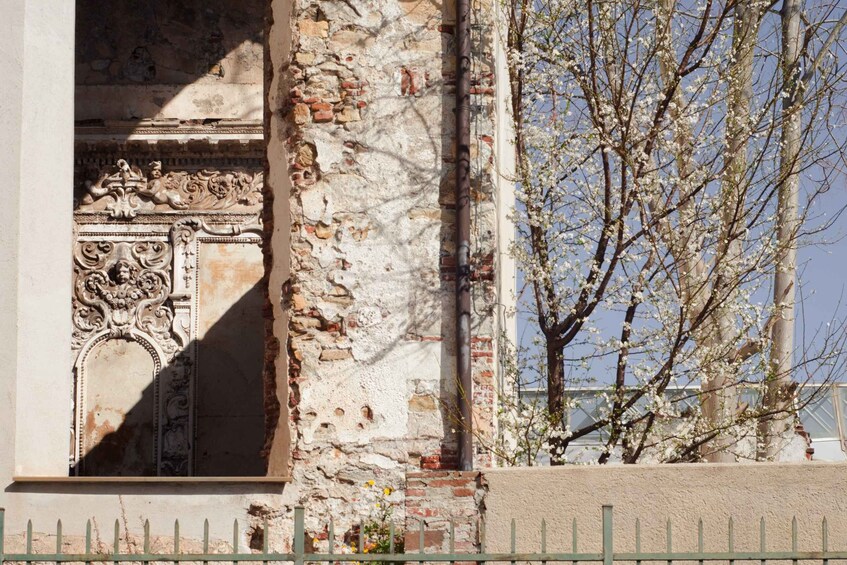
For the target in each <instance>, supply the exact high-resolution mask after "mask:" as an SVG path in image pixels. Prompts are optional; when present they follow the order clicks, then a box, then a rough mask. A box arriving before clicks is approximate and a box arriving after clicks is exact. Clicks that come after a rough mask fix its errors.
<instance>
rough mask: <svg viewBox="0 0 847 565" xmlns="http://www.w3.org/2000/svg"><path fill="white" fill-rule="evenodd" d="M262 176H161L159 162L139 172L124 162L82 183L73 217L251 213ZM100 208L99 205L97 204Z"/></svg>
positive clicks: (259, 195) (210, 173)
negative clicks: (178, 212) (102, 212)
mask: <svg viewBox="0 0 847 565" xmlns="http://www.w3.org/2000/svg"><path fill="white" fill-rule="evenodd" d="M263 180H264V179H263V173H262V172H261V171H255V172H247V171H239V170H226V171H218V170H212V169H203V170H200V171H193V172H190V171H173V172H167V173H166V172H164V171H163V170H162V162H161V161H153V162H151V163H150V164H149V165H148V166H147V170H146V172H145V171H142V170H141V169H140V168H139V167H136V166H131V165H130V164H129V162H128V161H127V160H126V159H118V161H117V164H116V166H115V167H108V168H107V169H106V170H103V171H100V173H99V175H98V176H97V178H96V180H92V179H88V180H86V181H84V183H83V184H84V188H85V194H84V195H83V197H82V199H81V200H80V201H79V202H78V203H77V205H76V208H77V210H79V211H98V210H106V211H108V212H109V213H110V215H111V217H112V218H115V219H119V220H131V219H133V218H135V217H136V216H137V215H138V213H139V212H142V211H146V212H151V211H155V210H223V209H230V208H245V209H253V208H256V207H257V206H259V205H260V204H261V202H262V185H263ZM102 202H105V205H104V204H103V203H102Z"/></svg>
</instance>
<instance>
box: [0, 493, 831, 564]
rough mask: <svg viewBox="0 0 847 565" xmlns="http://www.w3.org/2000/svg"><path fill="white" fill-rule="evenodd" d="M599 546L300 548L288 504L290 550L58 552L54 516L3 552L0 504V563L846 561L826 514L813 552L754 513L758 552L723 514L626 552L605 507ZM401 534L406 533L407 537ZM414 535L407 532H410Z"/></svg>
mask: <svg viewBox="0 0 847 565" xmlns="http://www.w3.org/2000/svg"><path fill="white" fill-rule="evenodd" d="M602 517H603V520H602V528H603V531H602V550H601V551H600V552H598V553H585V552H579V551H577V536H576V520H574V527H573V538H572V548H571V552H569V553H555V552H548V551H547V527H546V523H545V521H543V520H542V522H541V530H540V547H539V551H538V552H529V553H527V552H517V551H516V550H515V548H516V529H515V521H514V520H512V527H511V544H510V545H511V551H509V552H506V553H502V552H501V553H490V552H487V551H486V547H485V533H484V528H482V529H481V531H480V538H481V539H480V551H479V552H477V553H456V552H455V549H454V547H455V534H454V527H453V524H452V523H451V524H450V526H449V531H448V544H449V551H448V552H447V553H438V552H433V553H428V552H426V551H425V550H420V551H418V552H414V553H395V552H394V544H393V541H392V543H391V547H390V551H389V553H388V554H374V553H340V552H336V546H335V543H334V540H335V535H334V528H333V524H332V522H330V524H329V527H328V534H329V535H328V540H329V542H328V543H329V547H328V553H307V552H306V548H305V539H306V538H305V526H304V509H303V508H302V507H297V508H295V510H294V544H293V545H294V547H293V551H292V552H291V553H277V552H273V551H270V550H269V548H268V540H269V537H270V536H269V534H270V530H269V526H268V524H267V522H265V524H264V526H263V527H264V530H263V539H264V542H263V544H264V547H263V548H262V551H260V552H243V551H240V549H239V533H240V532H239V528H238V522H237V521H235V522H234V524H233V537H232V548H233V550H232V552H228V553H218V552H210V551H209V521H208V520H206V521H205V524H204V529H203V541H202V543H203V551H202V552H201V553H196V552H193V553H185V552H182V551H180V533H179V521H176V522H174V532H173V550H172V551H171V552H168V553H164V552H151V550H150V524H149V522H145V524H144V537H143V548H142V551H141V552H140V553H123V552H121V551H120V536H121V530H120V525H119V523H118V522H117V521H115V537H114V542H113V546H112V552H105V553H104V552H100V553H94V552H92V551H91V522H90V521H89V522H88V523H87V525H86V533H85V552H84V553H79V554H73V553H64V552H63V551H62V523H61V521H59V522H58V523H57V525H56V551H55V553H35V552H33V550H32V542H33V535H32V522H31V521H30V522H29V523H28V524H27V531H26V551H25V552H24V553H4V549H3V547H4V543H3V542H4V519H5V512H4V510H3V509H2V508H0V565H2V564H3V563H26V564H27V565H30V564H31V563H34V562H40V563H43V562H54V563H71V562H73V563H105V562H112V563H116V564H117V563H121V562H128V563H134V562H142V563H148V562H168V561H170V562H172V563H179V562H189V561H190V562H204V563H208V562H219V561H228V562H232V563H239V562H256V563H258V562H262V563H265V564H268V563H271V562H273V563H277V562H291V563H293V564H294V565H303V564H304V563H306V562H310V563H311V562H326V563H335V562H339V563H350V562H380V563H401V562H419V563H423V562H436V563H445V562H449V563H454V562H466V563H467V562H471V563H473V562H476V563H486V562H510V563H512V564H513V565H514V564H515V563H516V562H518V561H523V562H525V561H532V562H540V563H542V564H543V563H546V562H571V563H572V564H574V565H576V563H582V562H594V563H603V565H614V563H615V562H622V561H626V562H632V563H635V565H641V564H642V563H643V562H650V561H662V562H665V563H667V564H668V565H672V563H673V562H674V561H687V562H698V563H699V564H700V565H703V564H704V563H705V562H706V561H723V562H728V563H729V565H733V563H734V562H736V561H759V562H760V563H761V565H766V564H767V562H769V561H784V562H787V561H791V562H793V565H797V564H798V562H799V561H810V560H812V561H821V562H822V565H828V562H829V561H830V560H836V559H839V560H844V559H847V551H832V550H830V549H829V546H828V538H829V534H828V530H827V523H826V519H824V520H823V521H822V523H821V539H820V550H817V551H800V550H798V535H797V520H796V519H794V520H793V521H792V524H791V540H790V541H791V548H792V549H791V550H790V551H769V550H768V549H767V545H766V539H765V520H764V518H762V519H761V521H760V524H759V549H758V551H735V549H734V545H735V539H734V529H733V521H732V519H731V518H730V520H729V523H728V539H727V546H726V551H718V552H714V551H704V549H703V548H704V545H703V521H702V520H700V521H699V523H698V526H697V545H698V550H697V551H693V552H681V551H674V549H673V539H672V528H671V522H670V521H668V523H667V531H666V541H667V545H666V551H661V552H642V551H641V528H640V524H639V521H637V520H636V524H635V551H634V552H617V551H615V549H614V546H613V508H612V506H603V507H602ZM424 533H425V532H424V526H423V523H421V525H420V530H419V532H416V534H417V535H419V536H420V537H419V545H418V547H420V548H424ZM391 534H392V535H391V539H392V540H393V539H394V535H393V534H394V529H393V527H392V529H391ZM408 535H409V534H408V533H407V539H408ZM413 535H414V534H413ZM363 536H364V533H363V530H362V529H361V528H360V530H359V544H358V546H357V547H358V548H362V547H364V539H363Z"/></svg>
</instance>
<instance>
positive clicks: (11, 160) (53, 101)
mask: <svg viewBox="0 0 847 565" xmlns="http://www.w3.org/2000/svg"><path fill="white" fill-rule="evenodd" d="M2 13H3V17H2V18H0V76H2V77H3V80H2V81H0V147H2V148H3V151H0V166H2V169H3V171H4V173H5V176H4V180H5V182H4V188H3V191H2V193H1V194H2V205H0V222H2V224H1V225H2V226H3V229H2V230H0V307H2V312H3V316H2V317H0V507H2V508H5V509H6V533H7V535H8V536H10V540H12V541H14V538H15V535H16V534H19V533H20V532H22V531H23V530H24V529H25V527H26V521H27V519H32V520H33V526H34V530H35V531H36V532H50V531H54V529H55V525H56V520H57V519H62V521H63V525H64V532H65V533H66V534H67V535H68V536H74V535H80V534H82V533H83V532H84V529H85V521H86V520H87V519H92V520H93V522H94V523H95V524H97V526H95V528H100V529H102V533H103V537H104V538H105V539H111V537H110V536H111V528H112V525H113V523H114V520H115V519H120V520H121V522H122V524H124V526H122V527H127V526H128V527H129V528H130V530H132V531H133V532H134V533H135V535H140V532H141V528H142V527H143V520H144V519H146V518H149V519H150V521H151V522H150V523H151V530H152V532H153V533H154V535H167V534H168V533H170V532H172V531H173V520H174V519H175V518H179V519H180V521H181V527H182V532H183V535H184V536H185V537H186V538H191V537H195V538H197V537H199V536H200V535H201V533H202V527H203V518H206V517H208V518H209V521H210V528H211V531H212V537H213V538H220V539H231V536H232V520H233V519H234V518H238V519H239V520H240V522H241V524H242V530H243V532H244V535H245V536H246V535H247V531H248V528H249V527H250V518H249V517H248V509H249V508H250V506H251V505H253V506H254V507H259V508H267V509H270V508H281V507H282V505H283V503H282V499H281V494H280V493H281V492H282V490H283V485H282V484H257V483H243V484H238V485H226V484H219V483H194V484H161V483H158V484H157V483H138V482H136V483H128V482H102V483H81V482H76V481H74V480H73V479H70V480H68V479H65V480H66V481H68V482H57V481H48V480H42V481H41V482H22V481H15V480H13V478H14V477H42V478H44V477H63V476H64V477H66V476H67V474H68V450H69V436H68V431H69V425H70V418H69V415H70V413H71V412H70V400H71V382H70V377H69V372H68V368H69V367H70V359H69V355H70V352H71V348H70V336H71V328H70V316H69V314H70V304H71V301H70V292H71V263H70V261H69V252H70V249H71V235H72V234H71V229H72V228H71V225H72V223H71V212H72V211H71V206H72V199H71V197H70V195H71V187H72V186H73V178H72V177H73V125H74V116H73V96H74V82H73V54H74V3H73V2H56V1H55V0H26V1H25V2H23V1H20V2H11V1H9V2H4V3H3V8H2ZM272 518H273V516H272ZM285 518H286V520H287V519H288V517H285ZM252 520H253V522H255V521H256V520H257V518H255V517H253V518H252ZM278 531H279V534H278V537H277V538H276V542H278V543H279V542H281V538H282V533H281V530H279V529H278ZM272 539H273V538H272ZM10 543H11V542H10Z"/></svg>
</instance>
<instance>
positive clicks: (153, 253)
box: [73, 241, 177, 354]
mask: <svg viewBox="0 0 847 565" xmlns="http://www.w3.org/2000/svg"><path fill="white" fill-rule="evenodd" d="M170 270H171V249H170V246H169V245H167V244H166V243H164V242H161V241H136V242H133V243H129V242H111V241H86V242H81V243H77V245H76V248H75V249H74V275H75V282H74V296H73V324H74V331H73V346H74V349H79V348H81V347H82V345H83V343H84V342H85V341H86V340H87V339H88V338H89V337H90V336H91V335H93V334H95V333H99V332H100V331H102V330H108V332H109V335H110V336H111V337H125V338H131V337H132V336H131V334H132V332H133V331H134V330H137V331H142V332H144V333H146V334H148V335H150V336H151V337H153V338H154V339H155V340H156V341H157V343H158V344H159V345H160V346H161V347H162V350H163V351H165V352H166V353H168V354H172V353H174V352H175V351H176V350H177V344H176V342H175V341H174V340H173V338H172V337H171V331H170V330H171V322H172V320H173V312H172V311H171V310H170V308H168V306H167V305H166V304H165V302H166V300H167V299H168V296H169V295H170V288H171V281H170Z"/></svg>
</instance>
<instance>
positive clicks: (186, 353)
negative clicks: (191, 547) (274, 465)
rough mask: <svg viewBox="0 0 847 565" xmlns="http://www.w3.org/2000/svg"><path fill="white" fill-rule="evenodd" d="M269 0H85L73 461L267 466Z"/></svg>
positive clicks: (80, 3)
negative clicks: (114, 5) (264, 217)
mask: <svg viewBox="0 0 847 565" xmlns="http://www.w3.org/2000/svg"><path fill="white" fill-rule="evenodd" d="M265 5H266V2H265V0H130V1H128V2H125V3H122V6H121V8H122V9H120V10H103V9H102V6H101V5H100V3H99V2H97V1H96V0H77V3H76V39H75V70H76V78H75V109H74V114H75V116H74V117H75V143H74V196H73V198H74V206H73V207H74V213H73V217H74V228H73V229H74V236H73V249H72V251H71V253H72V261H73V289H72V308H71V312H70V314H71V316H72V324H73V327H72V339H71V341H72V345H71V347H72V352H71V353H72V359H73V362H72V378H73V399H72V406H73V409H72V417H71V418H70V420H71V422H70V435H71V442H70V443H71V446H70V455H69V459H70V461H69V468H70V475H71V476H124V477H139V476H161V477H185V476H245V477H248V476H264V475H265V474H266V463H265V458H264V455H263V453H262V450H263V446H264V442H265V429H266V422H265V420H266V417H265V408H264V405H263V403H264V395H263V375H262V370H263V367H262V364H263V349H264V318H263V314H262V311H263V307H264V295H265V293H264V289H263V285H264V284H265V283H264V268H263V256H262V249H261V244H262V226H261V214H262V200H263V198H262V195H263V182H264V171H263V166H264V164H263V163H264V151H265V148H264V139H263V126H262V120H263V99H264V94H263V68H262V65H263V57H264V55H263V44H264V39H263V33H264V14H265V9H266V6H265Z"/></svg>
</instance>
